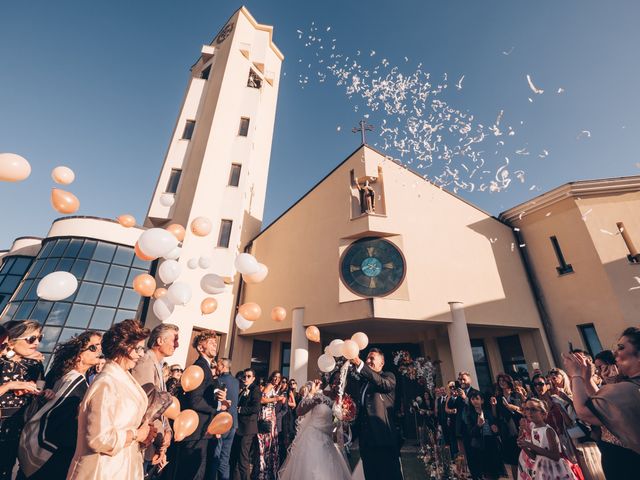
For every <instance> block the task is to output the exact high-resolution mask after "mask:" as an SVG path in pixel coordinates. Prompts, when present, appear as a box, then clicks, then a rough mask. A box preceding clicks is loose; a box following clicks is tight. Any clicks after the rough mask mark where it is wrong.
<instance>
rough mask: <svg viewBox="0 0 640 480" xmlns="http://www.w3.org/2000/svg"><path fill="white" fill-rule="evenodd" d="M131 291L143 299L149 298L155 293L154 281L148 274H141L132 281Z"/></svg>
mask: <svg viewBox="0 0 640 480" xmlns="http://www.w3.org/2000/svg"><path fill="white" fill-rule="evenodd" d="M133 289H134V290H135V291H136V292H138V293H139V294H140V295H141V296H143V297H150V296H151V295H153V293H154V292H155V291H156V279H155V278H153V277H152V276H151V275H149V274H148V273H141V274H140V275H138V276H136V278H134V279H133Z"/></svg>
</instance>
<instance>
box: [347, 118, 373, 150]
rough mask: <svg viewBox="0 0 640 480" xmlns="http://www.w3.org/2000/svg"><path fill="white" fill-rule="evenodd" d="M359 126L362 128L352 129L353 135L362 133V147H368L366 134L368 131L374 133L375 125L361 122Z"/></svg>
mask: <svg viewBox="0 0 640 480" xmlns="http://www.w3.org/2000/svg"><path fill="white" fill-rule="evenodd" d="M358 125H360V127H353V129H351V131H352V132H353V133H356V132H360V135H361V138H362V145H366V144H367V139H366V138H365V134H364V132H365V131H366V130H369V131H370V132H372V131H373V125H369V124H368V123H367V122H366V121H364V120H360V121H359V122H358Z"/></svg>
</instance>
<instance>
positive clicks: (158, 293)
mask: <svg viewBox="0 0 640 480" xmlns="http://www.w3.org/2000/svg"><path fill="white" fill-rule="evenodd" d="M166 294H167V289H166V288H156V291H155V292H153V298H155V299H156V300H157V299H159V298H162V297H164V296H165V295H166Z"/></svg>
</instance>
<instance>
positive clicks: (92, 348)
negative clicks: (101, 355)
mask: <svg viewBox="0 0 640 480" xmlns="http://www.w3.org/2000/svg"><path fill="white" fill-rule="evenodd" d="M98 350H100V351H102V346H100V345H96V344H93V345H89V346H88V347H87V348H85V349H84V350H83V352H86V351H89V352H93V353H96V352H97V351H98Z"/></svg>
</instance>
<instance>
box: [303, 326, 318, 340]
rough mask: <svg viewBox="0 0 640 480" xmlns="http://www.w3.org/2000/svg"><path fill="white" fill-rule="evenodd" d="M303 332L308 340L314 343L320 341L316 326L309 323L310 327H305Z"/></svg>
mask: <svg viewBox="0 0 640 480" xmlns="http://www.w3.org/2000/svg"><path fill="white" fill-rule="evenodd" d="M304 334H305V335H306V336H307V338H308V339H309V340H310V341H312V342H316V343H319V342H320V330H318V327H316V326H314V325H311V326H310V327H307V329H306V330H305V332H304Z"/></svg>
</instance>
